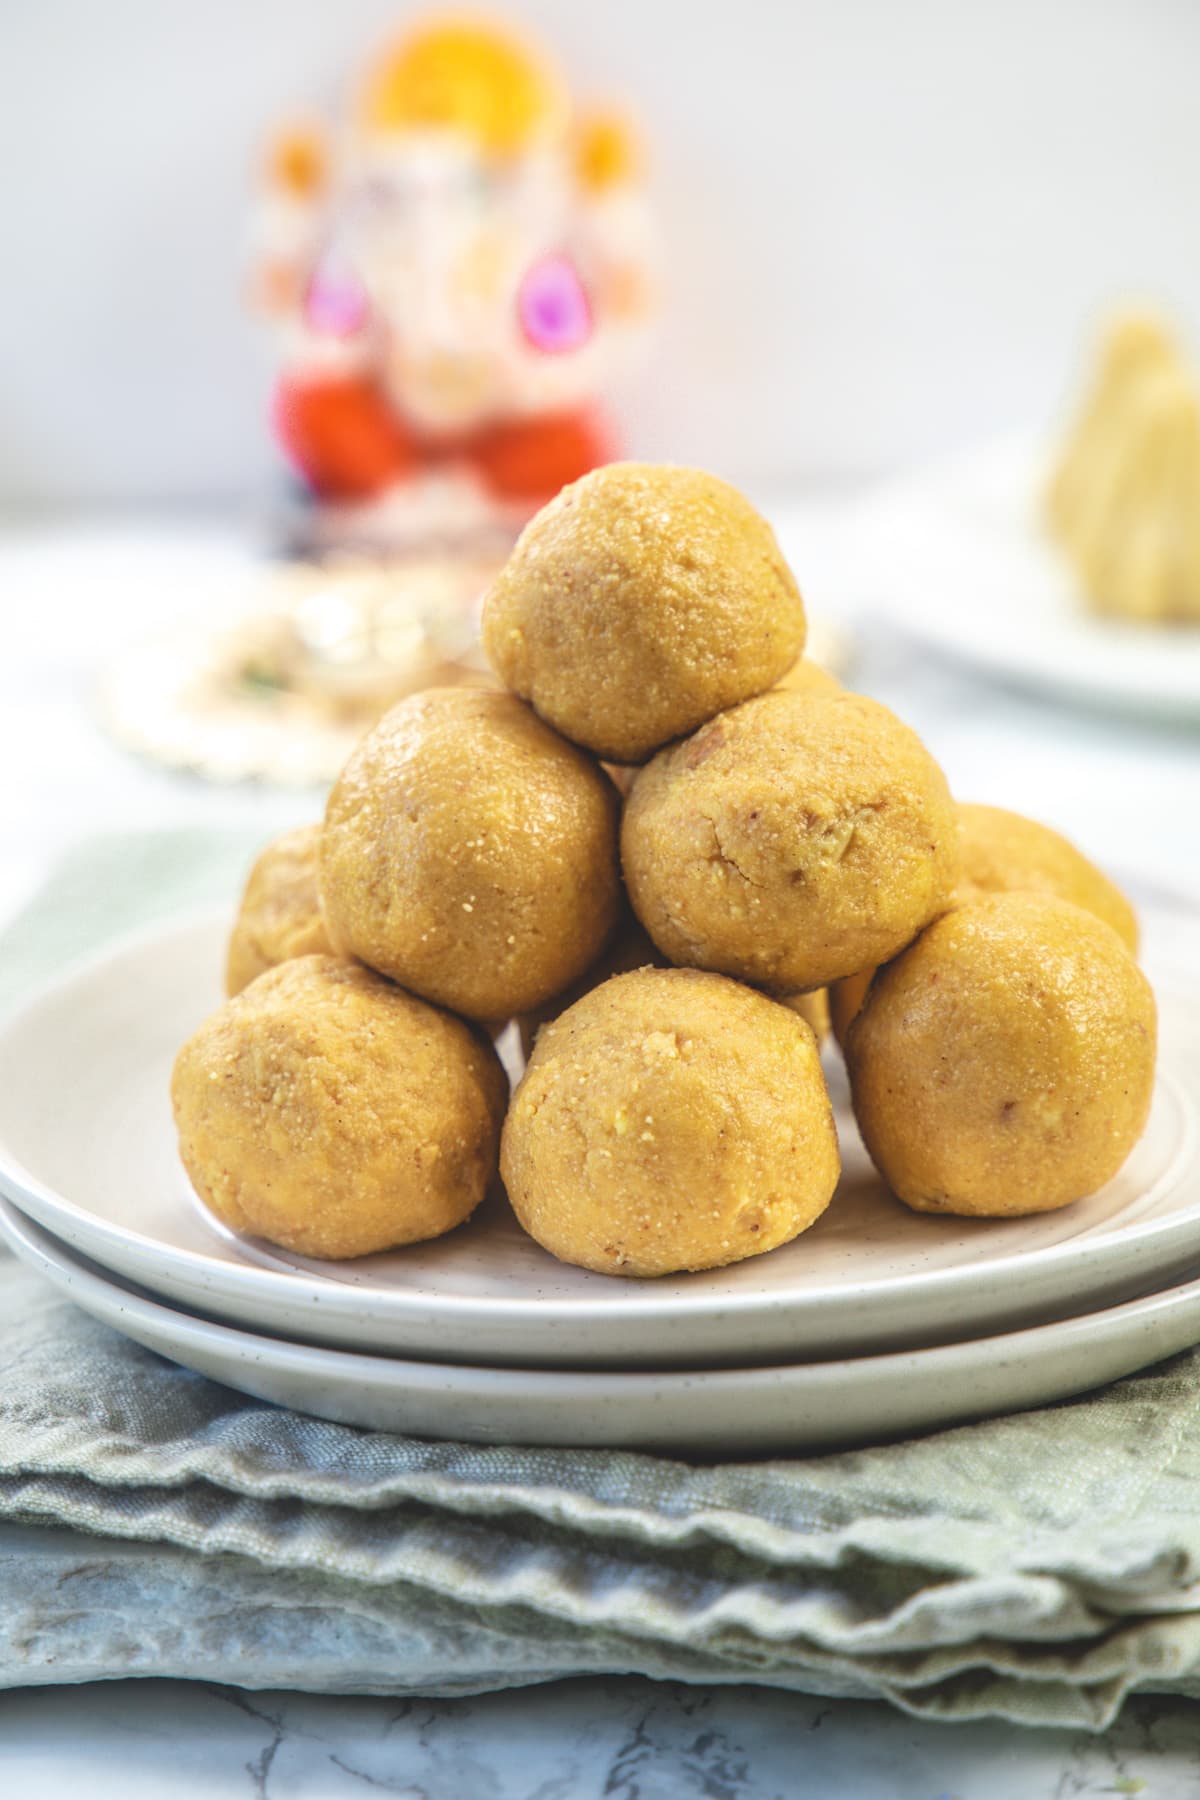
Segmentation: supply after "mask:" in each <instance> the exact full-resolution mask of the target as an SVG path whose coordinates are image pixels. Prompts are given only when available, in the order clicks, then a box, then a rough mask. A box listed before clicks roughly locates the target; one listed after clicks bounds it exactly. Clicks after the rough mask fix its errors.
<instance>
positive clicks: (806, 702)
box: [621, 692, 958, 994]
mask: <svg viewBox="0 0 1200 1800" xmlns="http://www.w3.org/2000/svg"><path fill="white" fill-rule="evenodd" d="M621 854H622V861H623V864H624V870H625V880H626V884H627V886H628V888H629V894H630V898H631V900H632V902H633V907H634V911H635V912H636V913H637V915H638V917H639V918H640V920H641V921H642V924H643V925H644V926H645V927H646V930H647V931H648V932H649V933H650V936H651V937H652V938H653V939H654V942H655V943H656V944H657V945H658V946H659V948H660V950H662V951H663V952H664V954H665V955H666V956H667V957H668V958H669V959H670V961H672V962H674V963H683V964H690V965H692V966H694V967H697V968H707V969H714V970H718V971H720V972H721V973H723V974H727V975H734V976H737V977H739V978H740V979H742V980H744V981H750V982H753V983H755V984H756V985H758V986H761V987H766V988H769V989H771V990H773V991H774V992H777V993H782V994H792V993H795V992H797V991H800V990H803V989H807V988H814V987H821V986H824V985H825V984H826V983H827V982H830V981H836V980H837V979H838V978H839V977H840V976H843V975H849V974H852V973H854V972H855V971H856V970H858V969H861V968H864V967H866V966H867V965H868V964H874V963H879V962H883V961H885V960H886V959H887V958H888V957H890V956H894V955H895V954H896V952H897V951H898V950H901V949H903V947H904V946H905V944H907V943H909V942H911V940H912V938H913V937H914V936H915V935H916V933H917V932H918V931H919V930H920V929H921V927H922V926H923V925H925V924H926V923H927V922H928V921H929V920H930V919H931V918H934V917H935V916H936V915H937V913H938V912H940V911H941V910H942V909H943V907H944V906H945V905H946V902H947V900H948V899H949V896H950V893H951V890H952V888H953V884H954V880H955V878H956V875H957V872H958V826H957V820H956V818H955V811H954V803H953V801H952V800H951V798H950V793H949V789H948V788H947V786H946V782H945V778H944V776H943V775H942V772H941V770H940V769H939V768H938V766H937V764H936V763H935V762H934V760H933V758H932V757H931V756H930V755H929V753H928V751H927V750H926V749H925V748H924V746H923V745H922V743H921V741H920V739H919V738H918V737H917V736H916V734H915V733H914V732H912V731H910V730H909V729H908V727H907V726H906V725H902V724H901V722H900V720H899V719H897V718H896V717H895V715H894V714H893V713H890V712H889V711H888V710H887V708H886V707H884V706H880V705H879V704H878V703H877V702H876V701H874V700H868V699H865V698H864V697H862V696H861V695H858V694H845V693H842V694H835V695H829V696H822V695H818V694H815V693H814V694H796V693H786V692H782V693H781V692H776V693H771V694H763V695H761V696H760V697H759V698H758V699H755V700H749V701H747V702H746V703H745V704H744V705H742V706H739V707H735V708H734V709H733V710H732V711H730V712H727V713H722V714H721V715H720V716H719V717H718V718H715V719H713V720H711V721H710V723H709V724H707V725H704V726H702V727H701V728H700V730H699V731H697V732H696V733H695V734H694V735H693V736H692V737H690V738H688V739H686V740H685V741H684V742H683V743H682V744H676V745H673V746H672V747H671V748H670V749H668V750H664V751H662V752H661V753H660V754H659V755H658V756H656V757H655V758H654V761H653V762H651V763H649V764H648V765H647V767H646V768H644V769H643V770H642V771H641V772H640V773H639V775H638V777H637V780H636V781H635V782H634V785H633V791H632V793H631V794H630V796H629V799H628V801H627V802H626V805H625V812H624V819H623V823H622V830H621Z"/></svg>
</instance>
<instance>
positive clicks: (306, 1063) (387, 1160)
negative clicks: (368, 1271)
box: [171, 956, 508, 1258]
mask: <svg viewBox="0 0 1200 1800" xmlns="http://www.w3.org/2000/svg"><path fill="white" fill-rule="evenodd" d="M171 1098H172V1101H173V1104H174V1108H175V1122H176V1125H177V1127H178V1131H179V1147H180V1153H181V1155H182V1157H183V1162H184V1166H185V1168H186V1169H187V1172H188V1175H189V1176H190V1178H191V1181H192V1185H193V1186H194V1187H195V1189H196V1192H197V1193H198V1194H199V1196H200V1198H201V1199H202V1200H203V1201H204V1202H205V1204H206V1205H207V1206H209V1207H211V1209H212V1211H213V1212H214V1213H215V1214H216V1215H217V1217H218V1218H219V1219H221V1220H222V1221H223V1222H224V1223H225V1224H226V1225H229V1226H231V1227H232V1228H233V1229H234V1230H235V1231H244V1232H250V1233H253V1234H254V1235H256V1236H258V1237H264V1238H267V1239H269V1241H270V1242H271V1243H274V1244H281V1245H283V1246H284V1248H286V1249H288V1250H294V1251H297V1252H299V1253H300V1254H301V1255H304V1256H321V1257H331V1258H342V1257H351V1256H368V1255H370V1254H372V1253H373V1252H375V1251H379V1250H388V1249H391V1248H392V1247H393V1246H395V1245H397V1244H412V1243H417V1242H419V1241H420V1240H422V1239H425V1238H432V1237H439V1236H441V1234H442V1233H443V1232H445V1231H450V1230H451V1229H452V1228H453V1227H454V1226H456V1225H460V1224H461V1223H462V1221H463V1220H464V1219H465V1218H467V1217H468V1216H469V1215H470V1213H471V1212H473V1210H474V1209H475V1207H476V1206H477V1205H478V1203H479V1201H480V1200H482V1198H483V1196H484V1193H485V1192H486V1190H487V1187H488V1185H489V1183H490V1182H491V1180H492V1179H493V1177H494V1175H495V1172H496V1159H497V1150H498V1145H499V1135H500V1126H501V1123H502V1121H503V1118H504V1108H505V1103H506V1100H507V1098H508V1082H507V1080H506V1078H505V1075H504V1071H503V1069H502V1068H501V1067H500V1064H499V1061H498V1060H497V1058H496V1054H495V1052H494V1051H493V1049H492V1047H491V1045H490V1044H488V1043H487V1042H486V1041H485V1040H484V1039H483V1037H482V1036H481V1035H479V1034H478V1033H477V1032H475V1031H474V1030H472V1028H471V1027H470V1026H469V1025H466V1024H464V1023H463V1021H462V1020H461V1019H455V1018H451V1017H450V1015H449V1014H447V1013H444V1012H441V1011H439V1010H438V1009H437V1008H436V1007H433V1006H427V1005H426V1004H425V1002H424V1001H422V1000H415V999H413V997H412V995H411V994H406V993H403V992H402V991H401V990H400V989H399V988H397V987H394V986H393V985H392V984H391V983H390V982H388V981H384V980H383V979H382V978H381V977H380V976H378V975H374V974H372V973H371V971H370V970H369V969H364V968H362V967H360V966H359V965H358V964H356V963H348V962H343V961H340V960H339V959H337V958H336V957H332V956H304V957H299V958H296V959H293V960H291V961H289V962H285V963H281V964H280V965H279V966H278V967H277V968H275V969H271V970H268V972H267V973H266V974H265V975H261V976H260V977H259V978H258V980H257V981H255V982H253V983H252V984H251V986H250V987H248V988H247V989H246V990H245V992H244V993H242V994H239V995H238V996H237V997H236V998H235V999H233V1000H228V1001H226V1003H225V1005H224V1006H222V1007H221V1008H220V1009H219V1011H217V1012H215V1013H213V1015H212V1016H211V1018H209V1019H208V1020H206V1022H205V1023H204V1024H203V1025H202V1026H201V1027H200V1029H199V1031H198V1032H197V1033H196V1034H195V1036H194V1037H192V1038H191V1039H190V1040H189V1042H188V1043H186V1044H185V1045H184V1047H183V1049H182V1050H181V1051H180V1052H179V1056H178V1058H177V1060H176V1063H175V1072H174V1075H173V1077H172V1082H171Z"/></svg>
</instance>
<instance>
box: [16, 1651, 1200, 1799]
mask: <svg viewBox="0 0 1200 1800" xmlns="http://www.w3.org/2000/svg"><path fill="white" fill-rule="evenodd" d="M0 1791H2V1792H4V1793H5V1794H11V1795H12V1796H13V1797H14V1800H17V1797H18V1796H19V1800H60V1797H61V1796H63V1795H65V1794H70V1793H73V1792H78V1793H80V1794H83V1795H86V1796H87V1800H163V1797H164V1796H166V1795H170V1800H226V1797H228V1800H234V1797H235V1796H236V1797H237V1800H365V1797H366V1796H367V1795H369V1794H393V1795H400V1796H403V1797H404V1800H1101V1796H1103V1797H1104V1800H1112V1797H1113V1796H1121V1795H1124V1796H1138V1795H1144V1796H1145V1797H1146V1800H1195V1796H1196V1795H1197V1794H1198V1793H1200V1712H1198V1711H1197V1708H1196V1707H1195V1705H1186V1704H1183V1703H1180V1702H1175V1701H1162V1700H1155V1699H1152V1698H1142V1699H1138V1700H1135V1701H1134V1702H1132V1703H1131V1704H1130V1705H1129V1706H1128V1707H1127V1708H1126V1710H1125V1712H1124V1714H1123V1715H1122V1717H1121V1719H1120V1721H1119V1723H1118V1724H1117V1725H1116V1726H1115V1727H1113V1728H1112V1729H1111V1730H1110V1731H1108V1732H1106V1733H1105V1734H1104V1735H1103V1736H1099V1737H1097V1736H1095V1735H1091V1734H1088V1733H1079V1732H1068V1731H1023V1730H1020V1729H1018V1728H1016V1727H1013V1726H1008V1725H1003V1724H996V1723H977V1724H971V1725H934V1724H929V1723H927V1722H924V1721H917V1720H913V1719H909V1718H907V1717H905V1715H904V1714H902V1713H898V1712H891V1711H889V1710H888V1709H887V1708H885V1707H883V1706H879V1705H875V1704H868V1703H863V1702H858V1701H849V1700H834V1701H830V1700H813V1699H808V1698H806V1697H804V1696H802V1695H794V1694H783V1693H778V1692H775V1691H772V1690H771V1689H768V1688H754V1687H723V1688H715V1689H707V1688H693V1687H686V1686H684V1685H682V1684H680V1683H677V1682H663V1683H656V1682H650V1681H645V1680H641V1679H636V1680H631V1679H626V1680H621V1679H611V1680H589V1681H576V1682H559V1683H556V1684H554V1685H553V1686H551V1687H542V1688H525V1689H521V1690H518V1691H511V1692H508V1693H504V1694H489V1695H484V1696H482V1697H480V1698H478V1699H472V1700H451V1701H447V1700H371V1699H362V1698H357V1697H351V1698H344V1697H334V1696H328V1695H303V1694H280V1693H261V1694H260V1693H245V1692H242V1691H241V1690H239V1689H234V1688H223V1687H205V1686H200V1685H198V1684H192V1683H183V1682H166V1681H145V1682H114V1683H111V1684H99V1685H96V1686H92V1687H84V1688H42V1689H34V1690H32V1691H31V1690H25V1691H23V1692H17V1693H8V1694H0Z"/></svg>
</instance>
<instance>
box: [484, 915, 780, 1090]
mask: <svg viewBox="0 0 1200 1800" xmlns="http://www.w3.org/2000/svg"><path fill="white" fill-rule="evenodd" d="M665 966H666V959H665V958H664V956H663V954H662V951H661V950H660V949H659V948H658V946H657V945H656V944H653V943H652V942H651V941H650V939H649V938H648V937H647V935H646V933H645V932H644V931H643V930H642V927H641V926H640V925H639V924H638V922H637V920H636V919H635V918H634V916H633V914H632V912H630V911H629V909H628V908H626V910H625V912H624V915H623V916H622V919H621V923H620V924H619V925H618V926H617V929H616V931H615V932H614V933H613V935H612V938H611V939H610V940H609V942H608V944H607V945H606V946H605V948H604V949H603V950H602V951H601V952H600V955H599V956H598V957H597V958H596V960H595V962H594V963H591V964H590V965H589V966H588V968H586V969H585V970H584V972H583V974H582V975H581V976H580V977H579V980H578V981H573V982H572V983H571V985H570V987H568V988H564V989H563V991H562V993H561V994H555V996H554V998H553V999H552V1000H547V1002H546V1004H545V1005H544V1006H539V1007H538V1009H537V1011H536V1012H531V1013H522V1014H521V1017H520V1018H519V1019H518V1020H517V1028H518V1031H519V1034H520V1038H521V1049H522V1051H523V1053H524V1055H525V1056H526V1057H527V1058H528V1056H529V1055H530V1052H531V1051H532V1049H533V1046H534V1043H535V1042H536V1039H537V1034H538V1032H539V1031H540V1030H541V1029H542V1026H543V1025H548V1024H549V1023H550V1021H551V1019H557V1018H558V1015H559V1014H560V1013H564V1012H566V1010H567V1008H568V1006H574V1004H575V1002H576V1001H577V1000H582V999H583V996H584V995H585V994H590V993H591V991H592V989H593V988H597V987H599V986H600V984H601V983H602V982H605V981H610V980H611V979H612V977H613V976H614V975H627V974H628V973H629V971H630V970H631V969H661V968H663V967H665ZM800 1016H801V1018H806V1017H807V1014H806V1013H804V1012H801V1014H800ZM810 1023H811V1020H810ZM814 1029H815V1027H814Z"/></svg>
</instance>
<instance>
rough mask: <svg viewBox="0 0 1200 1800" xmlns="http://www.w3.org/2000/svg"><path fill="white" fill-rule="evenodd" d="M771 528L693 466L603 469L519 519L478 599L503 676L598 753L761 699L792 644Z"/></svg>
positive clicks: (630, 756)
mask: <svg viewBox="0 0 1200 1800" xmlns="http://www.w3.org/2000/svg"><path fill="white" fill-rule="evenodd" d="M804 637H805V619H804V605H803V602H802V601H801V598H800V593H799V590H798V589H797V587H796V582H795V579H794V577H793V575H792V572H791V570H790V569H789V568H788V566H787V564H786V563H785V562H784V560H783V557H782V555H781V554H780V550H779V546H778V544H777V543H776V541H775V534H774V532H773V531H772V530H771V527H770V526H769V525H768V524H767V522H766V520H765V519H763V518H762V517H761V516H760V515H759V514H758V513H757V512H756V511H755V510H754V508H753V507H752V506H751V505H750V502H749V501H748V500H746V499H745V498H744V497H743V496H742V495H741V494H739V493H738V492H737V490H736V488H731V487H729V486H728V485H727V484H726V483H725V482H723V481H718V480H717V478H716V477H715V476H713V475H705V474H704V473H702V472H701V471H700V470H699V469H684V468H675V467H672V466H671V465H668V464H662V465H659V464H652V463H609V464H608V465H607V466H606V467H604V468H600V469H595V470H593V471H592V473H591V474H590V475H585V476H584V477H583V479H582V480H581V481H576V482H574V483H573V484H572V485H571V486H570V487H565V488H564V489H563V490H562V492H561V493H560V494H559V495H558V496H557V497H556V498H555V499H554V500H552V501H551V502H550V504H549V505H548V506H545V507H543V508H542V510H541V512H539V513H538V514H537V515H536V516H535V517H534V518H533V519H532V520H531V521H530V523H529V524H528V525H527V526H526V527H525V530H524V531H523V532H522V533H521V536H520V538H519V539H518V541H517V544H516V547H515V548H514V550H513V553H512V555H511V556H510V557H509V559H508V562H507V563H506V564H505V566H504V568H503V569H502V570H501V572H500V574H499V576H498V577H497V579H496V581H495V582H494V583H493V585H492V588H491V590H490V592H489V593H488V595H487V598H486V600H485V602H484V608H483V643H484V648H485V650H486V651H487V654H488V657H489V658H490V660H491V663H492V666H493V668H494V669H495V670H496V672H497V674H498V675H499V676H500V679H501V680H502V681H503V682H504V684H505V686H506V687H508V688H511V690H512V691H513V693H515V694H520V695H521V696H522V698H523V699H526V700H528V701H530V702H531V704H532V705H533V707H534V708H535V709H536V711H537V712H538V713H540V714H541V716H542V718H544V719H548V720H549V722H550V723H551V724H552V725H553V726H555V727H556V729H557V730H559V731H561V732H562V733H563V735H564V736H565V737H569V738H571V739H572V740H573V741H574V742H575V743H577V744H583V745H585V746H586V747H587V748H588V749H589V750H593V751H595V752H596V754H597V755H598V756H602V757H604V758H605V759H606V761H608V762H614V763H640V762H644V761H645V759H646V757H648V756H650V755H651V754H652V753H653V752H654V751H655V750H657V749H659V748H660V746H661V745H663V744H666V743H669V742H670V741H671V740H672V739H673V738H677V737H682V736H683V735H684V733H685V732H689V731H694V730H695V728H696V726H697V725H700V724H702V723H703V721H704V720H705V719H711V718H712V716H713V714H714V713H718V712H720V711H722V709H723V708H725V707H728V706H732V705H734V704H735V702H737V701H739V700H746V699H748V698H749V697H750V696H751V695H752V694H760V693H762V692H764V690H765V689H767V688H769V687H770V686H771V685H772V684H773V683H774V682H776V681H778V680H779V678H780V676H782V675H784V674H786V673H787V671H788V670H789V669H790V668H791V666H792V664H793V663H794V662H795V660H796V658H797V657H798V656H799V654H800V652H801V651H802V650H803V648H804Z"/></svg>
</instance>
